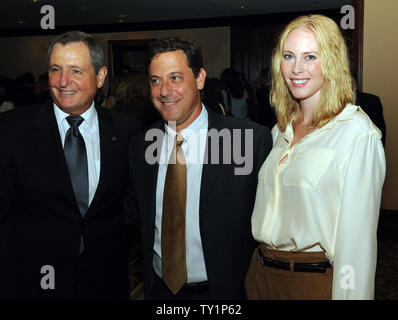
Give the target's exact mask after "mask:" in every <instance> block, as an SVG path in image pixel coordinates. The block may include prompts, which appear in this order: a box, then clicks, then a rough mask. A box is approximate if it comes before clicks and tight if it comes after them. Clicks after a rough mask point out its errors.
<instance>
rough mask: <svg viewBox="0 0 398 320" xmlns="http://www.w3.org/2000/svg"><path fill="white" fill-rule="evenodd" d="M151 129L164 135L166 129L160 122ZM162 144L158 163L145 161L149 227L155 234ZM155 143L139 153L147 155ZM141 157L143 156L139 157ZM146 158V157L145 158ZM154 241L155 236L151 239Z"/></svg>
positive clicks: (159, 146) (157, 157)
mask: <svg viewBox="0 0 398 320" xmlns="http://www.w3.org/2000/svg"><path fill="white" fill-rule="evenodd" d="M151 129H155V130H161V131H162V132H163V135H164V134H165V131H164V130H165V127H164V122H163V121H159V122H157V123H156V124H155V125H154V126H153V127H151ZM162 142H163V138H162V140H161V141H160V143H159V145H158V148H157V149H156V150H157V154H156V159H157V160H156V163H155V164H152V165H150V164H148V163H147V162H146V160H145V159H144V161H145V165H144V170H145V171H144V173H143V174H144V177H145V179H146V181H147V182H148V183H146V184H145V193H146V194H147V195H148V196H149V203H148V206H149V207H148V209H149V216H148V219H149V221H148V225H149V226H152V227H151V229H150V230H151V231H152V232H154V229H155V216H156V189H157V178H158V172H159V161H160V154H161V148H162ZM152 143H153V141H145V143H144V146H145V147H144V150H140V151H139V152H143V153H144V154H145V151H146V150H147V148H148V147H149V146H150V145H151V144H152ZM138 156H139V157H141V156H142V155H138ZM144 158H145V156H144ZM151 239H153V235H152V237H151Z"/></svg>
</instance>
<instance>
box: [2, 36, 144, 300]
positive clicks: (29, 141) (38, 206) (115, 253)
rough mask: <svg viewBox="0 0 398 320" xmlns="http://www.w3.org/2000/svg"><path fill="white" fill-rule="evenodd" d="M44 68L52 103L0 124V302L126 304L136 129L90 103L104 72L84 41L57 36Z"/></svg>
mask: <svg viewBox="0 0 398 320" xmlns="http://www.w3.org/2000/svg"><path fill="white" fill-rule="evenodd" d="M48 63H49V87H50V91H51V96H52V99H53V103H47V104H43V105H37V106H30V107H26V108H20V109H18V110H13V111H10V112H7V113H4V114H2V118H0V154H1V159H0V174H1V179H0V227H1V231H4V232H3V233H2V234H1V235H0V240H1V243H0V250H2V251H1V252H0V256H1V258H2V261H1V262H0V267H1V270H0V271H1V272H0V277H1V278H0V288H2V289H0V296H1V297H2V298H22V299H128V298H129V280H128V242H129V240H128V233H127V229H126V226H125V225H124V223H123V196H124V193H125V188H126V187H127V184H128V166H129V164H128V143H129V141H130V138H131V137H132V136H133V135H134V134H135V133H136V131H137V129H138V125H137V123H136V121H135V120H133V119H130V118H128V117H126V116H122V115H119V114H117V113H113V112H109V111H107V110H105V109H101V108H96V107H95V106H94V103H93V100H94V97H95V94H96V91H97V89H98V88H101V87H102V85H103V84H104V81H105V78H106V74H107V68H106V67H105V64H104V54H103V51H102V48H101V46H100V45H99V44H98V43H97V42H96V41H95V40H94V39H93V38H92V37H91V36H90V35H88V34H85V33H82V32H67V33H65V34H62V35H60V36H58V37H57V38H56V39H55V40H54V41H53V42H52V43H51V45H50V48H49V51H48ZM5 290H7V291H5Z"/></svg>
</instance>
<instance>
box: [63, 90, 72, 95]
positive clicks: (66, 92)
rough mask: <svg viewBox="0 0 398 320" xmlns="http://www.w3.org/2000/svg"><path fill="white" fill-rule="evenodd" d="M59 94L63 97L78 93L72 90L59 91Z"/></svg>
mask: <svg viewBox="0 0 398 320" xmlns="http://www.w3.org/2000/svg"><path fill="white" fill-rule="evenodd" d="M59 93H60V94H62V95H72V94H74V93H76V91H71V90H59Z"/></svg>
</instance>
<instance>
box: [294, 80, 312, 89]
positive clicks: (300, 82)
mask: <svg viewBox="0 0 398 320" xmlns="http://www.w3.org/2000/svg"><path fill="white" fill-rule="evenodd" d="M290 80H291V81H292V83H293V85H294V86H295V87H303V86H305V85H306V84H307V82H308V81H310V79H290Z"/></svg>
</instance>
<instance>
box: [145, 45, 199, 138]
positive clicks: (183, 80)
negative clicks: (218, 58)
mask: <svg viewBox="0 0 398 320" xmlns="http://www.w3.org/2000/svg"><path fill="white" fill-rule="evenodd" d="M148 72H149V82H150V87H151V98H152V103H153V105H154V106H155V108H156V109H157V110H158V111H159V113H160V115H161V116H162V118H163V119H164V120H165V121H167V122H168V121H175V122H176V126H177V128H176V129H177V131H180V130H182V129H184V128H186V127H188V126H189V125H190V124H191V123H192V122H193V121H194V120H195V119H196V118H197V117H198V116H199V114H200V112H201V110H202V104H201V102H200V92H199V90H201V89H203V86H204V83H205V78H206V72H205V70H204V69H200V72H199V74H198V77H197V78H195V76H194V74H193V71H192V69H191V68H190V67H189V66H188V61H187V57H186V55H185V53H184V52H183V51H182V50H176V51H169V52H163V53H160V54H158V55H156V56H155V57H154V58H153V59H152V61H151V63H150V65H149V70H148Z"/></svg>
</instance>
